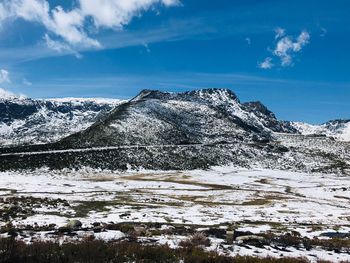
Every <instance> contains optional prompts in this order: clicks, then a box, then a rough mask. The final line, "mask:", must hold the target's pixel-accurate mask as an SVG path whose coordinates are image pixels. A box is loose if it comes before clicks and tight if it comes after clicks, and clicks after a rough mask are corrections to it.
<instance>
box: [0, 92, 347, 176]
mask: <svg viewBox="0 0 350 263" xmlns="http://www.w3.org/2000/svg"><path fill="white" fill-rule="evenodd" d="M349 127H350V121H349V120H336V121H330V122H327V123H326V124H323V125H319V126H316V125H309V124H305V123H297V122H289V121H281V120H278V119H277V118H276V116H275V115H274V114H273V113H272V112H271V111H270V110H268V109H267V108H266V107H265V106H264V105H263V104H262V103H261V102H248V103H241V102H240V101H239V99H238V98H237V96H236V95H235V94H234V93H233V92H232V91H231V90H227V89H203V90H195V91H189V92H183V93H168V92H161V91H157V90H143V91H142V92H141V93H140V94H138V95H137V96H136V97H135V98H133V99H131V100H128V101H119V100H105V99H104V100H102V99H59V100H57V99H56V100H53V99H51V100H32V99H26V98H17V97H7V98H2V99H0V142H1V144H2V146H3V147H0V170H8V169H37V168H42V167H48V168H50V169H63V168H74V169H82V168H84V167H92V168H100V169H112V170H114V169H117V170H126V169H129V168H133V169H139V168H145V169H162V170H168V169H175V170H176V169H197V168H206V167H209V166H212V165H226V164H233V165H237V166H240V167H257V166H258V167H264V168H273V169H290V170H296V171H307V172H318V171H319V172H332V173H339V174H350V147H349V142H346V141H348V140H350V138H349Z"/></svg>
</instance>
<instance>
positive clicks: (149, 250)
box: [0, 239, 308, 263]
mask: <svg viewBox="0 0 350 263" xmlns="http://www.w3.org/2000/svg"><path fill="white" fill-rule="evenodd" d="M0 262H1V263H16V262H26V263H32V262H33V263H41V262H51V263H56V262H65V263H71V262H91V263H92V262H93V263H99V262H116V263H118V262H123V263H124V262H142V263H147V262H150V263H151V262H152V263H157V262H159V263H167V262H168V263H173V262H174V263H175V262H176V263H178V262H184V263H206V262H208V263H209V262H210V263H211V262H213V263H226V262H235V263H253V262H254V263H255V262H257V263H265V262H273V263H274V262H281V263H295V262H297V263H304V262H308V261H307V260H305V259H292V258H283V259H273V258H254V257H241V256H238V257H234V258H233V257H228V256H224V255H219V254H218V253H216V252H207V251H205V250H204V249H203V248H201V247H197V246H189V247H182V248H179V249H172V248H170V247H168V246H166V245H161V246H160V245H158V246H156V245H147V246H146V245H142V244H140V243H137V242H127V241H123V242H114V243H107V242H104V241H101V240H91V239H85V240H83V241H82V242H79V243H64V244H62V245H59V244H58V243H54V242H35V243H32V244H25V243H24V242H20V241H15V240H14V239H0Z"/></svg>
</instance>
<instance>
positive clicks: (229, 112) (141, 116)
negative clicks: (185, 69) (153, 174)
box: [62, 89, 295, 148]
mask: <svg viewBox="0 0 350 263" xmlns="http://www.w3.org/2000/svg"><path fill="white" fill-rule="evenodd" d="M272 131H278V132H285V131H295V130H294V129H293V127H291V126H290V125H289V124H288V123H284V122H279V121H278V120H277V119H276V117H275V116H274V115H273V114H272V113H271V112H270V111H268V110H267V109H266V107H264V106H263V105H262V104H259V103H251V104H241V103H240V101H239V100H238V98H237V97H236V95H235V94H234V93H233V92H232V91H230V90H226V89H206V90H196V91H190V92H184V93H167V92H160V91H156V90H144V91H142V92H141V93H140V94H139V95H138V96H136V97H135V98H133V99H132V100H130V101H129V102H127V103H125V104H122V105H120V106H119V107H117V108H115V109H114V110H113V111H111V112H110V113H109V114H107V115H106V117H105V118H103V119H101V120H100V121H97V122H96V123H95V124H94V125H92V126H91V127H89V128H88V129H86V130H84V131H82V132H79V133H76V134H73V135H72V136H69V137H67V138H65V139H63V140H62V143H65V144H67V145H69V146H70V147H74V148H81V147H104V146H121V145H174V144H175V145H177V144H209V143H232V142H237V141H239V142H253V141H254V142H256V141H269V140H271V139H272Z"/></svg>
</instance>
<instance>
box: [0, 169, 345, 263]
mask: <svg viewBox="0 0 350 263" xmlns="http://www.w3.org/2000/svg"><path fill="white" fill-rule="evenodd" d="M349 190H350V181H349V180H348V179H347V178H344V177H341V176H336V175H331V174H306V173H296V172H288V171H278V170H263V169H256V170H247V169H241V168H237V167H230V166H227V167H213V168H211V169H210V170H195V171H180V172H179V171H174V172H171V171H170V172H169V171H166V172H162V171H128V172H125V173H116V172H110V171H99V170H92V169H88V168H87V169H85V170H80V171H72V170H62V171H48V170H44V169H42V170H40V171H34V172H26V173H20V172H3V173H0V198H1V199H0V200H3V202H2V203H0V210H1V209H3V208H4V207H6V205H8V204H6V202H5V201H4V200H10V199H11V198H17V199H18V200H17V199H16V200H17V203H18V205H20V206H21V205H22V208H23V209H29V210H30V211H31V212H30V213H28V212H27V215H26V216H18V217H17V218H14V219H10V221H11V222H12V224H14V225H15V226H21V225H28V224H29V225H33V226H34V225H35V226H43V225H49V224H56V226H57V227H61V226H64V225H65V224H66V223H67V221H68V220H70V219H78V220H80V221H81V222H82V223H83V226H91V225H92V224H93V223H96V222H98V223H111V222H113V223H120V222H129V223H130V222H135V223H142V222H147V223H149V222H158V223H161V224H164V225H196V226H198V227H202V228H206V227H211V226H218V227H225V226H227V225H232V224H234V225H235V227H236V230H240V231H251V232H252V233H261V232H268V231H273V232H274V233H285V232H288V231H297V232H299V233H300V235H301V236H305V237H309V238H313V237H319V236H320V235H321V234H322V233H326V232H345V233H349V231H350V191H349ZM28 198H29V199H30V200H31V205H28V202H27V203H26V204H25V205H24V200H27V199H28ZM7 203H8V202H7ZM28 206H30V207H28ZM7 223H8V222H6V221H5V220H3V219H2V221H1V222H0V226H4V225H5V224H7ZM44 234H45V233H43V232H41V233H40V235H41V236H42V237H45V235H44ZM122 236H123V234H122V233H120V232H118V231H114V232H113V231H108V232H106V233H99V234H96V237H98V238H103V239H109V238H115V239H118V238H121V237H122ZM156 239H157V240H158V242H159V243H167V242H169V244H175V245H176V244H177V243H176V242H179V241H180V240H181V237H180V236H178V237H177V236H160V237H158V238H156ZM174 240H175V241H174ZM27 241H28V240H27ZM212 242H213V243H215V242H219V243H220V242H221V241H215V240H214V239H213V240H212ZM227 251H231V250H227ZM288 251H289V252H288ZM288 251H287V252H283V255H285V256H306V257H308V258H310V259H312V260H315V259H317V258H319V259H326V260H334V261H340V260H350V255H349V254H346V253H338V254H336V253H333V252H329V251H322V250H317V249H314V250H312V251H306V250H295V249H290V250H288ZM230 253H232V254H241V255H246V254H249V255H260V256H277V257H278V256H280V254H281V253H280V252H278V251H276V250H274V249H271V248H270V249H264V248H254V249H247V248H244V247H240V246H235V247H234V248H233V249H232V251H231V252H230ZM311 255H313V256H311Z"/></svg>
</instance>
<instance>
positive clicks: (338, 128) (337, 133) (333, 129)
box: [290, 120, 350, 141]
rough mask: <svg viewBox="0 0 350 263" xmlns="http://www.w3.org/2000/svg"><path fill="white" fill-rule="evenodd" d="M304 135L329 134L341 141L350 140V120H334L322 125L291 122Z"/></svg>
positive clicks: (328, 135)
mask: <svg viewBox="0 0 350 263" xmlns="http://www.w3.org/2000/svg"><path fill="white" fill-rule="evenodd" d="M290 124H291V126H292V127H294V128H295V129H296V130H297V131H298V132H299V133H300V134H302V135H318V136H327V137H332V138H334V139H337V140H340V141H350V120H333V121H328V122H326V123H324V124H321V125H311V124H308V123H304V122H291V123H290Z"/></svg>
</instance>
